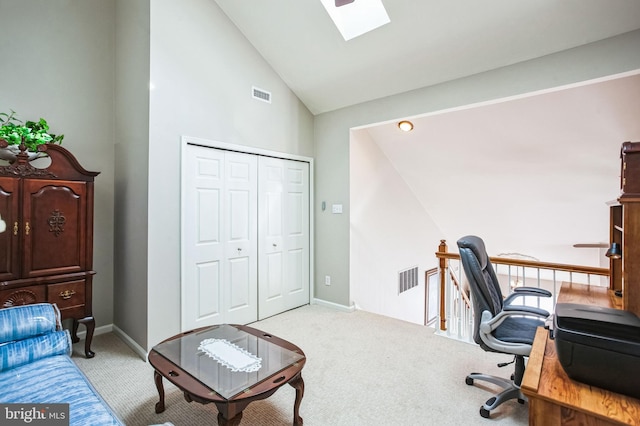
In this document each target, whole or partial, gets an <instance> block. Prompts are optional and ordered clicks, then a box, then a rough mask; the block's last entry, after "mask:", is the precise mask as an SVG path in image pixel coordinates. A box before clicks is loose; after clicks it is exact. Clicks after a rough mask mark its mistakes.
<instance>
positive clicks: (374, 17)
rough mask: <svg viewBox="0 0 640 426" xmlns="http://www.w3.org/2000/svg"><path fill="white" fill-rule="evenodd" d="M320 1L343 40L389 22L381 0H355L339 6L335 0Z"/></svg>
mask: <svg viewBox="0 0 640 426" xmlns="http://www.w3.org/2000/svg"><path fill="white" fill-rule="evenodd" d="M320 1H321V2H322V5H323V6H324V8H325V9H326V10H327V13H329V16H330V17H331V19H332V20H333V23H334V24H336V27H338V30H339V31H340V34H342V37H343V38H344V39H345V41H347V40H351V39H352V38H355V37H358V36H359V35H362V34H364V33H366V32H369V31H371V30H375V29H376V28H378V27H381V26H383V25H384V24H388V23H389V22H391V20H390V19H389V15H387V11H386V10H385V8H384V6H383V5H382V0H355V1H353V2H352V3H349V4H345V5H344V6H340V7H336V3H335V0H320Z"/></svg>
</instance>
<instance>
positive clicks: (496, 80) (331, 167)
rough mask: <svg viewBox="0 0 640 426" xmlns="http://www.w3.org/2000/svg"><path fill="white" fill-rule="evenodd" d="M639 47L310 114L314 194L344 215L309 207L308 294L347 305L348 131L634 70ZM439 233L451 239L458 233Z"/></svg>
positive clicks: (561, 57) (610, 47)
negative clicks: (312, 244) (311, 260)
mask: <svg viewBox="0 0 640 426" xmlns="http://www.w3.org/2000/svg"><path fill="white" fill-rule="evenodd" d="M639 46H640V31H635V32H632V33H627V34H623V35H621V36H618V37H614V38H611V39H607V40H604V41H601V42H597V43H592V44H589V45H585V46H581V47H578V48H575V49H571V50H567V51H564V52H559V53H557V54H553V55H549V56H545V57H542V58H538V59H535V60H531V61H527V62H523V63H519V64H515V65H512V66H509V67H504V68H500V69H497V70H493V71H488V72H486V73H482V74H477V75H474V76H470V77H467V78H462V79H459V80H454V81H450V82H446V83H443V84H439V85H437V86H431V87H426V88H423V89H419V90H415V91H411V92H407V93H404V94H400V95H396V96H391V97H388V98H383V99H379V100H376V101H371V102H367V103H363V104H359V105H355V106H353V107H349V108H344V109H341V110H337V111H332V112H329V113H325V114H321V115H318V116H316V117H315V144H316V156H315V157H316V199H318V200H328V201H330V202H334V200H336V201H337V200H340V201H342V202H343V203H344V204H345V206H344V210H345V212H346V214H345V215H324V216H323V215H322V214H321V211H320V209H319V207H318V206H316V211H315V216H316V265H315V266H316V267H315V271H316V273H315V275H316V280H315V281H316V287H315V288H316V297H319V298H321V299H324V300H327V301H330V302H333V303H336V304H341V305H349V304H350V303H351V296H350V291H349V275H350V272H349V265H350V254H349V250H350V249H349V247H350V241H349V226H350V221H349V217H348V215H349V214H350V213H349V212H350V206H349V203H348V200H349V185H348V182H349V161H350V160H349V137H350V136H349V135H350V133H349V132H350V129H351V128H354V127H358V126H364V125H368V124H372V123H379V122H384V121H387V120H392V119H396V118H401V117H408V116H414V115H420V114H424V113H428V112H434V111H440V110H444V109H448V108H454V107H458V106H463V105H469V104H474V103H479V102H484V101H489V100H493V99H500V98H505V97H509V96H515V95H519V94H524V93H529V92H533V91H537V90H543V89H548V88H552V87H558V86H562V85H566V84H571V83H576V82H581V81H586V80H590V79H594V78H599V77H603V76H607V75H613V74H618V73H622V72H626V71H632V70H636V69H639V68H640V53H639V52H640V49H639V48H638V47H639ZM336 216H339V217H336ZM446 237H447V239H449V240H452V241H455V240H456V239H457V238H458V237H459V235H455V236H446ZM433 244H436V245H437V241H433ZM434 248H435V247H434ZM434 251H435V250H434ZM325 275H331V276H332V285H331V286H323V285H320V284H319V283H321V282H322V281H321V277H323V276H325ZM334 283H335V284H334Z"/></svg>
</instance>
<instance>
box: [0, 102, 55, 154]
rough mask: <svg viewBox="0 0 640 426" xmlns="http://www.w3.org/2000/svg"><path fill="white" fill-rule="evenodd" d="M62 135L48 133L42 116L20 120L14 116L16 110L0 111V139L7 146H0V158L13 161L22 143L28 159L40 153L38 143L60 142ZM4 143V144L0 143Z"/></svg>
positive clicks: (47, 125) (47, 127)
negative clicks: (36, 118) (30, 119)
mask: <svg viewBox="0 0 640 426" xmlns="http://www.w3.org/2000/svg"><path fill="white" fill-rule="evenodd" d="M62 139H64V135H54V134H51V133H49V124H48V123H47V121H46V120H45V119H44V118H40V120H38V121H26V122H24V123H23V122H22V121H21V120H19V119H18V118H16V112H15V111H13V110H11V112H10V113H5V112H2V113H0V140H4V141H5V142H6V143H7V144H8V146H7V147H5V148H0V159H3V160H7V161H9V162H13V161H15V159H16V156H17V155H18V153H19V152H20V145H21V144H24V147H25V150H26V151H27V152H28V154H29V160H33V159H34V158H37V157H39V156H41V155H42V153H41V152H38V145H42V144H45V143H58V144H60V143H62ZM2 145H4V144H2Z"/></svg>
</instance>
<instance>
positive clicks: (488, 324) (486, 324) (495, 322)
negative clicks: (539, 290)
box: [478, 308, 537, 356]
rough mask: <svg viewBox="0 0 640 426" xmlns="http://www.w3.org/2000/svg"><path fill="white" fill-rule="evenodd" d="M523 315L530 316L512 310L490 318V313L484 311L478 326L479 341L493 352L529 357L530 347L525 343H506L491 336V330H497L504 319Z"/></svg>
mask: <svg viewBox="0 0 640 426" xmlns="http://www.w3.org/2000/svg"><path fill="white" fill-rule="evenodd" d="M534 309H537V308H534ZM525 314H526V315H531V314H530V313H524V312H523V311H520V310H512V311H504V310H503V311H501V312H500V313H499V314H498V315H496V316H495V317H493V318H492V317H491V315H492V314H491V312H489V311H484V312H483V313H482V318H481V320H480V326H479V333H478V334H479V336H480V339H481V340H482V341H483V342H484V344H485V345H487V346H488V347H490V348H492V349H494V350H498V351H500V352H504V353H510V354H514V355H523V356H529V353H530V352H531V345H529V344H527V343H514V342H507V341H504V340H498V339H496V338H495V337H494V336H493V334H491V333H493V330H495V329H496V328H498V326H499V325H500V324H502V322H503V321H504V320H505V319H506V318H508V317H510V316H522V315H525Z"/></svg>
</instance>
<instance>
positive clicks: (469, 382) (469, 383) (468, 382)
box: [464, 377, 473, 386]
mask: <svg viewBox="0 0 640 426" xmlns="http://www.w3.org/2000/svg"><path fill="white" fill-rule="evenodd" d="M464 382H465V383H466V384H468V385H469V386H471V385H473V379H472V378H471V377H467V378H466V379H464Z"/></svg>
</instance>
